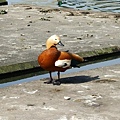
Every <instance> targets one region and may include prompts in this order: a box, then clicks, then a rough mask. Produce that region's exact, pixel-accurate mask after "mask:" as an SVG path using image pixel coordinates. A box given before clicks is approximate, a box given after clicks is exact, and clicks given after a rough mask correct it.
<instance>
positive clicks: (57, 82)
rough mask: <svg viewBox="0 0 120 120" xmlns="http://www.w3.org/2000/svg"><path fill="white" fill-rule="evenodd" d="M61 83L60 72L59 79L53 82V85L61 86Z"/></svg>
mask: <svg viewBox="0 0 120 120" xmlns="http://www.w3.org/2000/svg"><path fill="white" fill-rule="evenodd" d="M60 84H61V82H60V72H59V71H58V79H57V80H55V81H53V85H60Z"/></svg>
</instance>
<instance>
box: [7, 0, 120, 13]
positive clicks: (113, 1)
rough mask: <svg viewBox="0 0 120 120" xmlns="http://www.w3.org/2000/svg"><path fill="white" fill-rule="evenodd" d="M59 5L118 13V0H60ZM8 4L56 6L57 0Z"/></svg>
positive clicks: (17, 0) (21, 0)
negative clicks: (60, 3)
mask: <svg viewBox="0 0 120 120" xmlns="http://www.w3.org/2000/svg"><path fill="white" fill-rule="evenodd" d="M62 3H63V4H62V5H61V7H68V8H73V9H79V10H93V11H102V12H114V13H120V0H109V1H108V0H62ZM8 4H33V5H39V6H52V7H57V0H8Z"/></svg>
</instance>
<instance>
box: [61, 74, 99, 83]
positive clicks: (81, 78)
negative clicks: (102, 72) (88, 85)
mask: <svg viewBox="0 0 120 120" xmlns="http://www.w3.org/2000/svg"><path fill="white" fill-rule="evenodd" d="M98 79H100V78H99V76H95V77H91V76H84V75H83V76H73V77H66V78H62V79H60V82H61V83H62V84H79V83H84V82H90V81H94V80H98Z"/></svg>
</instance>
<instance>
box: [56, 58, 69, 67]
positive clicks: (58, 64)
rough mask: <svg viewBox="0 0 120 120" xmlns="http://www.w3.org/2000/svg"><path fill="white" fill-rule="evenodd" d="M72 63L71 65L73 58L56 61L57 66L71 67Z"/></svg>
mask: <svg viewBox="0 0 120 120" xmlns="http://www.w3.org/2000/svg"><path fill="white" fill-rule="evenodd" d="M70 65H71V60H67V59H65V60H57V61H56V62H55V66H56V67H62V68H67V67H70Z"/></svg>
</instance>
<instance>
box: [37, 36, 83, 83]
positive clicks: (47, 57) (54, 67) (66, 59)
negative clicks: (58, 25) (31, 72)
mask: <svg viewBox="0 0 120 120" xmlns="http://www.w3.org/2000/svg"><path fill="white" fill-rule="evenodd" d="M57 44H61V45H63V44H62V43H61V41H60V38H59V37H58V36H56V35H53V36H51V37H50V38H49V39H48V40H47V42H46V48H47V49H46V50H44V51H43V52H42V53H41V54H40V55H39V56H38V63H39V65H40V67H42V68H43V69H44V70H47V71H49V72H50V78H51V79H50V81H48V82H47V83H51V82H53V79H52V75H51V72H53V71H58V79H59V78H60V72H64V71H65V70H67V69H69V68H70V67H71V61H72V60H75V61H77V62H82V61H83V58H82V57H80V56H79V55H77V54H73V53H69V52H64V51H59V50H58V49H57V47H56V45H57ZM54 83H55V81H54ZM57 84H58V82H57Z"/></svg>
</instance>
